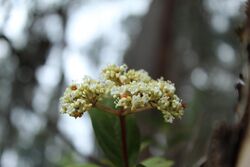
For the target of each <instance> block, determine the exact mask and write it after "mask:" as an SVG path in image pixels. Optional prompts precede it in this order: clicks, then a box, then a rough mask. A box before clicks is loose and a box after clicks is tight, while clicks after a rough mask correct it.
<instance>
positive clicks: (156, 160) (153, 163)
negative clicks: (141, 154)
mask: <svg viewBox="0 0 250 167" xmlns="http://www.w3.org/2000/svg"><path fill="white" fill-rule="evenodd" d="M142 164H143V165H144V166H146V167H171V166H172V165H173V161H170V160H166V159H164V158H161V157H152V158H149V159H147V160H144V161H143V162H142Z"/></svg>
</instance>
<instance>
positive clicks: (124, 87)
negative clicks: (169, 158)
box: [60, 65, 184, 122]
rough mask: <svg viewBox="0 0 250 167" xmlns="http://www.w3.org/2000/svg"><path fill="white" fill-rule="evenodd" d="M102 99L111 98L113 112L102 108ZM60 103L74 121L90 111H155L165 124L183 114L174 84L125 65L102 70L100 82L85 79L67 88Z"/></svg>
mask: <svg viewBox="0 0 250 167" xmlns="http://www.w3.org/2000/svg"><path fill="white" fill-rule="evenodd" d="M104 99H113V101H114V103H115V109H113V108H111V107H110V106H105V105H104V104H103V100H104ZM60 103H61V104H60V107H61V109H60V110H61V112H62V113H68V114H69V115H70V116H73V117H75V118H77V117H81V116H82V115H83V113H84V112H86V111H90V110H91V109H92V108H98V109H100V110H103V111H106V112H110V113H113V114H116V115H119V114H122V115H127V114H131V113H136V112H140V111H144V110H148V109H158V110H160V111H161V112H162V114H163V116H164V119H165V121H166V122H173V120H174V119H175V118H180V117H181V116H182V115H183V109H184V107H183V105H182V102H181V99H180V98H179V97H178V96H177V95H176V94H175V86H174V84H173V83H171V82H170V81H164V80H163V78H160V79H158V80H154V79H152V78H151V77H150V76H149V75H148V73H147V72H146V71H144V70H133V69H130V70H128V68H127V66H126V65H122V66H117V65H109V66H107V67H106V68H104V69H103V71H102V78H101V79H100V80H94V79H92V78H90V77H85V78H84V79H83V81H82V82H81V83H74V84H72V85H70V86H69V87H68V88H67V89H66V90H65V92H64V95H63V97H61V99H60ZM121 110H122V111H123V112H120V111H121Z"/></svg>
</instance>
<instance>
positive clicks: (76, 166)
mask: <svg viewBox="0 0 250 167" xmlns="http://www.w3.org/2000/svg"><path fill="white" fill-rule="evenodd" d="M67 167H99V166H97V165H95V164H91V163H88V164H83V165H80V164H78V165H68V166H67Z"/></svg>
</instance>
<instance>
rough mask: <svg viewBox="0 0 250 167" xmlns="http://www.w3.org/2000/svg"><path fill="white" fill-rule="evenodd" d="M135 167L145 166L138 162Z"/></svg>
mask: <svg viewBox="0 0 250 167" xmlns="http://www.w3.org/2000/svg"><path fill="white" fill-rule="evenodd" d="M136 167H146V166H144V165H142V164H138V165H136Z"/></svg>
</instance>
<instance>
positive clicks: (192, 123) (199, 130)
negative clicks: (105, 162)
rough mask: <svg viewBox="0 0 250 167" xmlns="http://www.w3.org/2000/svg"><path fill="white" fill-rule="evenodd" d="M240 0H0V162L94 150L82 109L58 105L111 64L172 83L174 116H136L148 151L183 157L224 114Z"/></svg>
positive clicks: (46, 162)
mask: <svg viewBox="0 0 250 167" xmlns="http://www.w3.org/2000/svg"><path fill="white" fill-rule="evenodd" d="M244 3H245V0H192V1H188V0H0V166H1V167H45V166H46V167H50V166H53V167H54V166H55V167H56V166H58V167H60V166H67V165H69V164H80V163H84V162H95V161H97V160H98V159H100V158H101V157H102V154H101V152H100V149H99V148H98V147H97V144H96V142H95V138H94V134H93V130H92V126H91V121H90V119H89V117H88V115H87V114H85V115H84V117H83V118H80V119H74V118H71V117H69V116H67V115H62V114H59V112H58V104H59V98H60V96H61V95H62V93H63V91H64V90H65V87H66V86H67V85H68V84H70V83H71V82H72V81H76V80H81V79H82V78H83V76H84V75H91V76H93V77H95V78H96V77H98V74H99V72H100V69H101V68H102V67H103V66H105V65H107V64H111V63H115V64H119V65H120V64H123V63H126V64H128V66H129V67H130V68H135V69H145V70H146V71H148V72H149V73H150V75H151V76H153V77H154V78H158V77H160V76H164V77H165V78H166V79H169V80H171V81H173V82H174V83H176V87H177V93H178V95H179V96H180V97H181V98H182V99H183V101H184V102H185V103H186V104H187V109H186V110H185V115H184V117H183V118H182V120H181V121H175V122H174V123H173V124H171V125H169V124H166V123H164V121H163V119H162V116H161V113H160V112H156V111H148V112H144V113H142V114H138V115H137V119H138V123H139V126H140V130H141V133H142V140H143V143H144V145H145V146H146V147H145V149H144V151H143V153H142V155H141V156H140V159H144V158H147V157H149V156H150V155H155V156H163V157H166V158H167V159H171V160H174V161H175V166H192V165H193V164H195V163H196V162H197V161H198V160H199V159H201V158H202V155H204V154H205V153H206V147H207V144H208V142H209V136H210V135H211V131H212V129H213V127H214V126H215V125H216V122H218V121H221V120H224V121H231V120H232V116H233V110H234V106H235V104H236V99H237V93H236V91H235V89H234V84H235V82H236V79H237V78H238V74H239V72H240V68H241V57H240V45H239V40H238V39H237V36H236V33H235V29H236V28H237V27H239V26H240V25H241V23H242V21H243V20H244V12H243V11H244Z"/></svg>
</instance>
